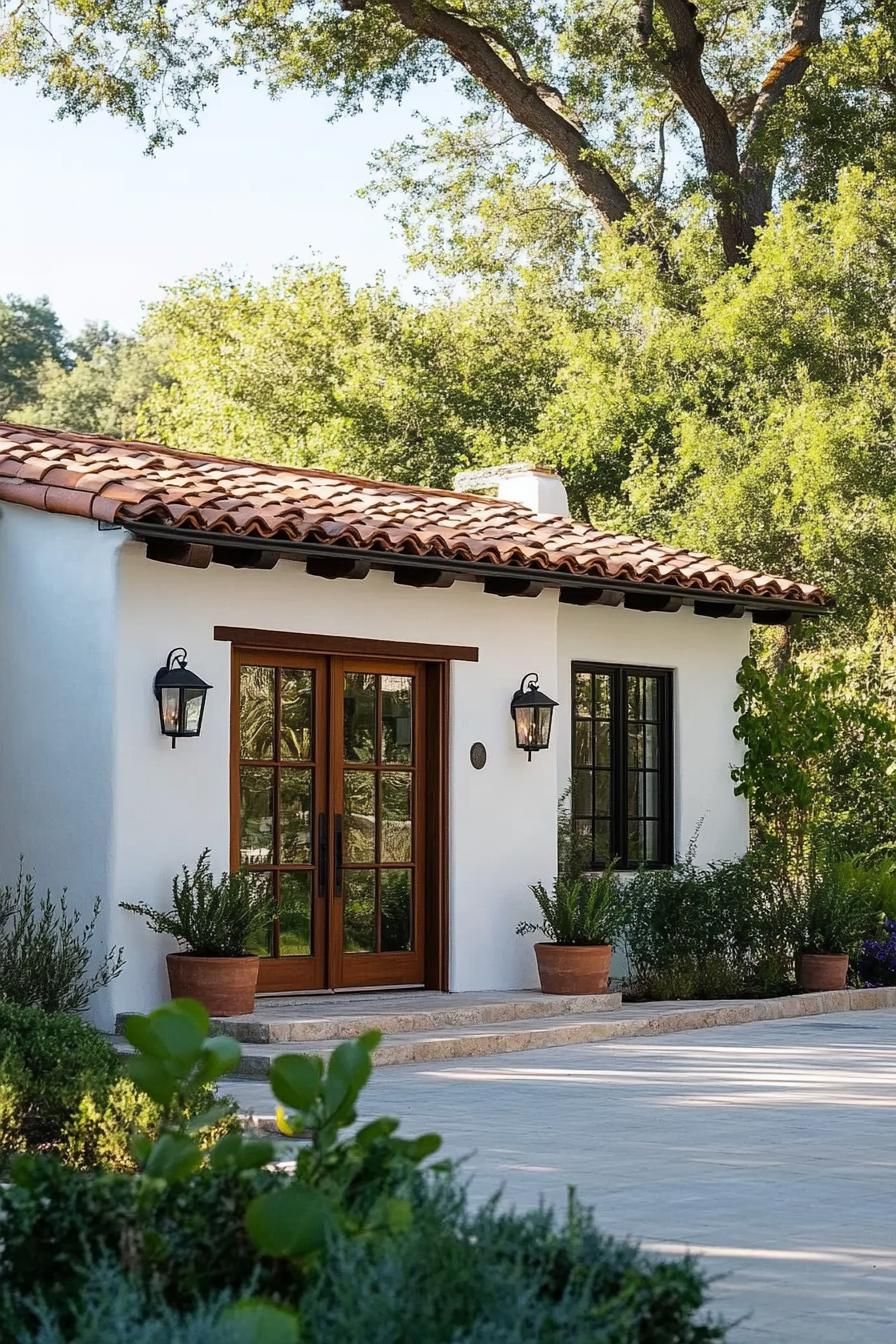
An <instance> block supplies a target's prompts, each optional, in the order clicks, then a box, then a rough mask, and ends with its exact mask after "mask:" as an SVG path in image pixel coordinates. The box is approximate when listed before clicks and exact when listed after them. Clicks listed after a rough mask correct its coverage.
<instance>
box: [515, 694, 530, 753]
mask: <svg viewBox="0 0 896 1344" xmlns="http://www.w3.org/2000/svg"><path fill="white" fill-rule="evenodd" d="M513 716H514V722H515V723H516V744H517V746H518V747H522V748H523V750H524V751H529V750H531V748H532V746H533V744H534V742H535V710H534V709H533V708H532V706H531V705H518V706H517V707H516V709H515V710H514V714H513Z"/></svg>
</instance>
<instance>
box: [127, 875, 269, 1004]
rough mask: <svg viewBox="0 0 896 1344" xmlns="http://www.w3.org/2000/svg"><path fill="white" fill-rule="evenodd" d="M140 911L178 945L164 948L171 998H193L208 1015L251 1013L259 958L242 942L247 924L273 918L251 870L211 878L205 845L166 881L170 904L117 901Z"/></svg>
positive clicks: (253, 925)
mask: <svg viewBox="0 0 896 1344" xmlns="http://www.w3.org/2000/svg"><path fill="white" fill-rule="evenodd" d="M121 908H122V910H129V911H130V912H131V913H132V914H134V915H142V916H143V918H144V919H145V920H146V922H147V924H148V925H149V927H150V928H151V929H152V931H153V933H167V934H169V935H170V936H171V937H172V938H176V939H177V941H178V942H179V943H182V944H183V945H184V950H183V951H182V952H169V953H168V959H167V960H168V983H169V985H170V987H171V997H172V998H175V999H181V998H187V999H198V1000H199V1002H200V1003H201V1004H203V1005H204V1007H205V1008H206V1009H207V1010H208V1012H209V1013H210V1014H211V1015H212V1016H214V1017H233V1016H235V1015H236V1014H238V1013H251V1011H252V1008H253V1006H254V1004H255V986H256V984H257V982H258V961H259V958H258V957H257V956H256V955H255V954H254V953H251V952H249V951H247V945H248V943H249V939H250V936H251V934H252V931H253V929H257V928H258V927H259V926H263V925H264V924H266V923H268V922H269V921H270V920H271V918H272V917H273V913H274V910H273V900H272V898H271V896H270V894H269V891H268V890H267V888H266V887H265V886H264V885H263V884H262V882H261V881H260V880H259V879H258V878H257V877H256V876H254V875H253V874H251V873H222V874H221V876H220V878H218V879H217V880H216V879H215V877H214V874H213V873H212V871H211V865H210V863H209V850H207V849H205V850H203V852H202V853H201V854H200V856H199V861H198V862H197V864H196V867H195V869H194V870H193V872H192V873H191V872H190V871H189V869H187V868H186V867H184V868H183V870H182V873H181V875H180V876H179V877H175V879H174V881H173V883H172V908H171V909H170V910H156V909H155V907H154V906H151V905H146V904H145V903H140V904H138V905H130V904H128V903H127V902H124V901H122V902H121Z"/></svg>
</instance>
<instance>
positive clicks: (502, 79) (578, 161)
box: [342, 0, 632, 224]
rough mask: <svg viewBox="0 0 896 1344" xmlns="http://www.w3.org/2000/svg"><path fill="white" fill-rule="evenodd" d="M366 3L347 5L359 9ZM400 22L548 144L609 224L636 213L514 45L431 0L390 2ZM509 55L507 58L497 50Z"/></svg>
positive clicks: (575, 122) (355, 0) (352, 0)
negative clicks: (440, 50) (439, 48)
mask: <svg viewBox="0 0 896 1344" xmlns="http://www.w3.org/2000/svg"><path fill="white" fill-rule="evenodd" d="M365 2H366V0H342V5H343V8H345V9H360V8H363V7H364V4H365ZM385 3H387V4H388V5H389V7H390V8H391V9H392V11H393V13H394V14H395V16H396V18H397V19H398V20H399V22H400V23H401V24H402V25H403V26H404V27H405V28H407V29H408V31H409V32H412V33H415V34H416V35H417V36H418V37H421V38H426V39H428V40H430V41H434V42H440V43H441V44H442V45H443V46H444V47H446V48H447V49H448V51H450V53H451V55H452V56H453V57H454V59H455V60H456V61H458V62H459V64H461V65H462V66H463V67H464V68H465V69H466V70H467V71H468V72H469V73H470V74H471V75H472V76H473V78H474V79H475V80H477V81H478V82H479V83H480V84H481V85H482V86H483V87H484V88H486V89H488V91H489V92H490V93H491V94H492V95H493V96H494V97H495V98H497V99H498V101H499V102H500V103H501V104H503V106H504V107H505V108H506V109H507V111H508V112H509V113H510V115H511V116H512V117H513V119H514V121H516V122H518V123H519V124H520V125H521V126H525V127H526V129H527V130H529V131H531V132H532V134H533V135H536V136H538V138H539V139H540V140H541V141H542V142H543V143H544V144H546V145H547V146H548V147H549V148H550V149H551V150H552V151H553V152H554V153H555V154H556V156H557V158H558V159H559V160H560V161H561V163H563V165H564V166H565V168H566V170H567V172H568V173H569V174H570V176H571V177H572V179H573V181H574V182H575V183H576V186H577V187H578V188H579V190H580V191H581V192H582V193H583V194H584V195H585V196H586V197H587V199H588V200H589V201H590V202H591V205H592V206H593V208H594V209H595V210H596V211H597V213H598V215H599V216H600V217H601V219H602V220H604V222H605V223H608V224H612V223H616V222H617V221H619V220H621V219H624V218H625V217H626V216H627V215H629V214H630V213H631V208H632V206H631V201H630V200H629V198H628V195H627V194H626V192H625V191H624V190H623V189H622V187H621V186H620V185H619V183H618V182H617V181H616V179H615V177H614V176H613V174H612V173H611V172H609V171H608V170H607V169H606V168H604V167H603V166H602V165H601V164H600V163H599V162H598V161H597V152H596V150H595V147H594V146H593V145H592V144H591V142H590V140H589V139H588V137H587V135H586V133H585V131H584V129H583V127H582V124H581V122H580V121H579V119H578V117H577V116H576V115H575V113H574V112H573V111H572V110H571V109H570V108H568V107H567V106H566V104H565V102H564V100H563V98H562V95H561V94H560V93H559V91H558V90H557V89H554V88H553V87H551V86H550V85H547V84H542V83H540V82H539V81H538V80H535V79H533V78H532V77H531V76H530V75H529V74H528V72H527V71H526V68H525V65H524V63H523V61H522V59H521V58H520V55H519V53H518V52H517V51H516V49H515V48H514V46H513V44H512V43H510V42H509V41H508V39H507V38H506V37H505V36H504V35H503V34H502V33H499V32H497V31H496V30H495V29H493V28H489V29H482V28H480V27H479V26H478V25H476V24H474V23H471V22H470V21H469V20H468V19H466V18H462V17H461V16H460V15H459V14H457V13H452V12H451V11H449V10H445V9H440V8H439V7H438V6H436V5H433V4H430V3H429V0H385ZM496 46H498V47H500V48H501V50H502V51H504V52H505V53H506V56H507V59H505V58H504V56H502V55H501V54H500V52H499V51H497V50H496V49H495V48H496Z"/></svg>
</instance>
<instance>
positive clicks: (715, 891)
mask: <svg viewBox="0 0 896 1344" xmlns="http://www.w3.org/2000/svg"><path fill="white" fill-rule="evenodd" d="M695 851H696V841H692V843H691V846H690V848H689V850H688V852H687V854H686V855H685V856H684V857H683V858H681V859H679V860H678V861H677V862H676V863H675V864H673V865H672V866H671V867H669V868H661V869H646V868H645V869H642V870H641V871H640V872H638V873H636V874H635V876H634V877H633V878H632V879H631V881H630V882H628V883H626V886H625V901H626V931H625V945H626V952H627V956H628V961H629V967H630V971H631V977H632V985H633V988H634V989H635V991H636V992H637V993H639V994H641V995H643V996H644V997H646V998H653V999H690V998H699V999H713V998H730V997H736V996H741V995H744V994H767V993H774V992H779V991H781V990H782V989H784V988H785V987H786V986H788V985H789V984H791V983H792V982H793V979H794V972H795V958H796V954H797V952H798V951H799V950H800V948H801V946H802V942H803V937H804V934H803V930H804V923H805V914H804V905H803V901H802V897H801V895H800V893H799V892H798V891H795V890H794V887H793V885H792V883H791V882H790V881H788V877H787V872H786V867H785V863H784V855H783V853H782V851H781V849H780V848H779V846H777V845H776V844H774V843H768V844H765V845H763V846H760V847H757V848H754V849H752V850H750V851H749V852H748V853H747V854H745V855H744V856H743V857H742V858H739V859H732V860H729V861H727V862H723V863H712V864H709V865H707V866H706V867H702V868H701V867H698V865H697V863H696V858H695Z"/></svg>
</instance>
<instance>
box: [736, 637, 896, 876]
mask: <svg viewBox="0 0 896 1344" xmlns="http://www.w3.org/2000/svg"><path fill="white" fill-rule="evenodd" d="M876 680H877V681H878V685H877V686H875V685H874V682H873V681H872V680H870V679H869V678H867V677H862V676H861V675H860V674H859V670H858V669H857V667H856V665H855V660H854V659H853V660H852V662H851V663H847V662H845V661H844V660H842V659H836V660H834V659H831V660H828V661H826V662H825V663H822V664H819V661H818V660H817V659H813V658H811V657H809V658H805V659H802V660H791V661H788V662H786V663H784V664H783V666H781V667H779V668H777V669H773V668H769V667H763V666H760V665H759V664H758V663H757V661H756V660H755V659H752V658H748V659H746V660H745V661H744V663H743V665H742V667H741V670H740V673H739V675H738V684H739V686H740V695H739V696H738V698H737V700H736V702H735V709H736V710H737V711H738V713H739V715H740V718H739V720H738V723H737V726H736V728H735V736H736V737H737V738H739V739H740V740H741V741H742V742H743V744H744V758H743V763H742V764H741V765H739V766H738V767H736V769H735V770H734V771H733V772H732V773H733V778H734V781H735V791H736V792H737V793H739V794H742V795H743V796H745V797H746V798H748V799H749V802H750V810H751V817H752V822H753V826H754V828H755V830H756V831H757V833H758V834H759V835H760V836H773V837H775V838H776V839H777V841H778V843H779V844H780V845H781V846H782V847H783V848H784V850H785V852H786V855H787V864H788V868H789V870H790V871H791V873H792V874H793V875H794V876H795V877H797V876H798V875H800V874H805V873H806V872H807V871H808V866H809V864H810V862H811V858H812V853H813V850H814V848H815V846H816V843H817V841H819V840H822V839H823V843H824V846H825V848H826V849H827V850H828V851H831V852H837V851H839V852H844V851H850V850H851V851H853V852H858V853H868V852H871V851H874V850H876V849H879V848H880V846H881V845H882V844H885V843H887V842H888V841H889V840H890V839H891V838H892V837H893V836H894V835H896V791H894V788H893V773H894V770H896V764H894V751H896V716H894V714H893V710H892V707H891V705H890V704H889V703H888V702H887V700H886V699H885V697H884V695H883V694H882V688H881V686H880V682H879V676H878V677H877V678H876Z"/></svg>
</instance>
